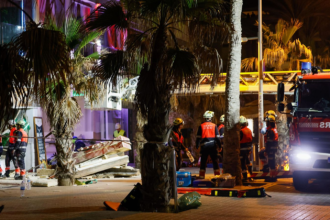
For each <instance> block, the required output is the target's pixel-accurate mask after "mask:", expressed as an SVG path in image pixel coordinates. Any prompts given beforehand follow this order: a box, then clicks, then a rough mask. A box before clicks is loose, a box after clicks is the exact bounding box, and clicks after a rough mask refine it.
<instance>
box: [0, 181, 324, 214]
mask: <svg viewBox="0 0 330 220" xmlns="http://www.w3.org/2000/svg"><path fill="white" fill-rule="evenodd" d="M138 181H139V179H138V178H135V179H134V178H133V179H114V180H111V179H110V180H102V181H100V182H99V183H97V184H93V185H89V186H88V187H84V186H75V187H50V188H43V187H40V188H37V187H33V188H32V189H31V190H29V191H26V193H25V197H23V198H21V197H20V190H19V187H18V186H12V185H2V184H1V183H0V205H2V204H4V205H5V208H4V210H3V212H2V213H0V219H10V220H11V219H38V220H39V219H47V220H48V219H70V220H75V219H79V220H80V219H95V220H98V219H120V220H125V219H134V220H140V219H141V220H146V219H157V220H170V219H189V220H191V219H198V220H203V219H234V220H235V219H263V220H264V219H322V220H323V219H330V193H329V190H328V191H327V189H328V188H327V186H321V185H322V184H321V185H320V184H319V183H318V184H316V185H315V184H314V185H313V186H312V188H313V190H311V191H310V192H307V193H306V192H305V193H301V192H298V191H296V190H295V189H294V188H293V186H292V179H282V180H279V181H278V183H276V184H273V183H272V184H267V185H265V188H266V192H267V193H268V194H270V195H271V196H272V197H271V198H269V197H265V198H228V197H211V196H202V198H201V202H202V206H201V207H199V208H198V209H194V210H189V211H185V212H181V213H178V214H172V213H138V212H114V211H107V210H105V208H104V206H103V201H105V200H107V201H113V202H121V201H122V200H123V198H124V197H125V196H126V195H127V194H128V193H129V191H130V190H131V189H132V188H133V185H134V184H135V183H136V182H138ZM258 182H262V181H261V180H258ZM322 187H323V188H322ZM324 191H327V192H326V193H323V192H324Z"/></svg>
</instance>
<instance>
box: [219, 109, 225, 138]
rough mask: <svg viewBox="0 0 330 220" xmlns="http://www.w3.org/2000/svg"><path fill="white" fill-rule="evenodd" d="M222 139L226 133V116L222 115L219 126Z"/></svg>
mask: <svg viewBox="0 0 330 220" xmlns="http://www.w3.org/2000/svg"><path fill="white" fill-rule="evenodd" d="M218 130H219V134H220V138H221V139H222V138H223V135H224V133H225V115H221V117H220V125H219V126H218Z"/></svg>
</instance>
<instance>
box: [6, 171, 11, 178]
mask: <svg viewBox="0 0 330 220" xmlns="http://www.w3.org/2000/svg"><path fill="white" fill-rule="evenodd" d="M9 173H10V170H6V172H5V176H6V177H7V178H8V177H9Z"/></svg>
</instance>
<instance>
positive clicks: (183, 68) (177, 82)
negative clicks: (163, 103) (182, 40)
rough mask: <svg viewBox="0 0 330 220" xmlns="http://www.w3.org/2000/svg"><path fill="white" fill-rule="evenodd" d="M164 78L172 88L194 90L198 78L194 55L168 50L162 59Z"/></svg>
mask: <svg viewBox="0 0 330 220" xmlns="http://www.w3.org/2000/svg"><path fill="white" fill-rule="evenodd" d="M163 65H164V69H165V70H164V71H165V72H166V74H164V76H165V77H166V78H167V79H170V82H172V83H171V84H172V85H173V86H174V88H179V89H180V90H182V89H187V90H190V89H194V88H195V86H197V84H196V80H197V79H198V76H199V73H200V72H199V68H198V61H197V58H196V57H195V55H194V54H193V53H192V52H190V51H187V50H180V49H179V48H169V49H168V50H167V53H166V57H165V58H164V63H163Z"/></svg>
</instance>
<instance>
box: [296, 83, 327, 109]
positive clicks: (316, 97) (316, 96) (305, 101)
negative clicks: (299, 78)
mask: <svg viewBox="0 0 330 220" xmlns="http://www.w3.org/2000/svg"><path fill="white" fill-rule="evenodd" d="M299 94H300V98H299V108H313V109H320V110H323V109H324V108H327V107H330V105H329V103H330V82H308V81H307V82H306V84H302V85H301V86H300V89H299Z"/></svg>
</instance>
